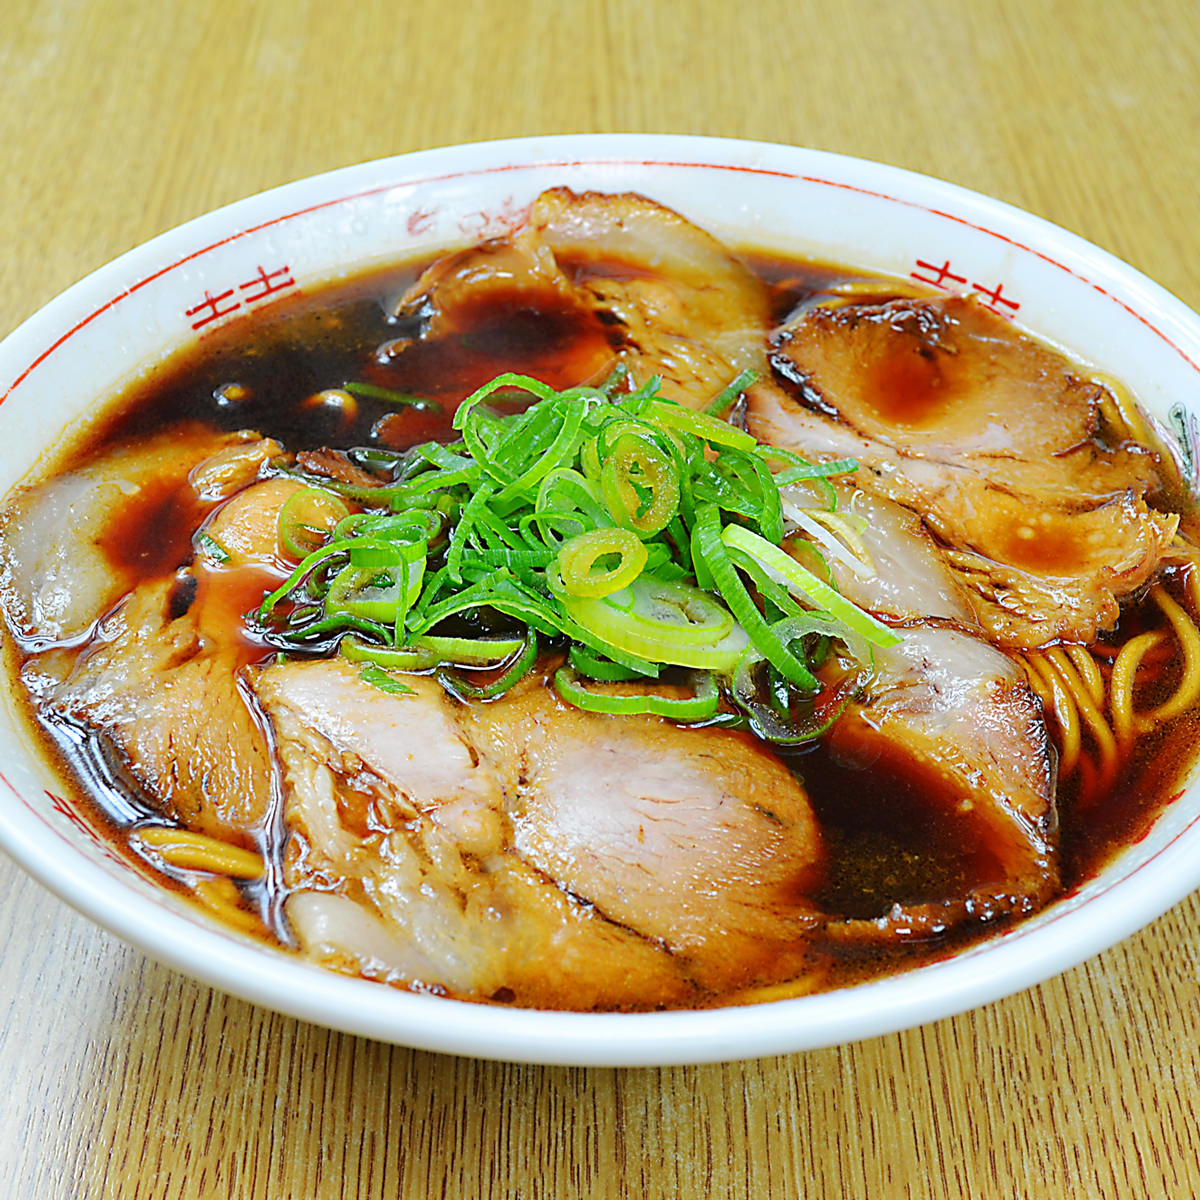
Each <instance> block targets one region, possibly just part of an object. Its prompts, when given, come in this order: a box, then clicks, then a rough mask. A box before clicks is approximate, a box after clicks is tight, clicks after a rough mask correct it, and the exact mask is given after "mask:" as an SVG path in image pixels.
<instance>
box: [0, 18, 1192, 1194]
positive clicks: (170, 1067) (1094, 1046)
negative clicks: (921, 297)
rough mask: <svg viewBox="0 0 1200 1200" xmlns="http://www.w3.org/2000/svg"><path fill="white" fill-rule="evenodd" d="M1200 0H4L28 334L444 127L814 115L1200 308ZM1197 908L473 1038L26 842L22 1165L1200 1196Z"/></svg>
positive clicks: (11, 271) (503, 1185)
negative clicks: (394, 1023) (152, 946)
mask: <svg viewBox="0 0 1200 1200" xmlns="http://www.w3.org/2000/svg"><path fill="white" fill-rule="evenodd" d="M1198 80H1200V6H1198V5H1197V4H1196V3H1195V0H1150V2H1149V3H1143V4H1141V5H1139V6H1134V5H1130V4H1125V3H1120V2H1113V3H1088V2H1087V0H1059V2H1052V0H1042V2H1039V0H1002V2H999V3H988V4H984V3H975V2H973V0H956V2H954V3H948V2H944V0H925V3H923V4H921V5H913V4H899V3H890V4H889V3H886V2H885V3H879V2H878V0H876V2H875V3H870V4H867V3H857V2H855V0H848V2H845V3H842V4H830V3H816V2H814V0H787V2H786V3H785V2H784V0H741V2H739V3H728V2H722V0H694V2H693V3H690V4H689V3H684V0H639V2H635V0H608V2H604V0H592V2H587V0H524V2H523V3H521V4H517V3H499V2H495V3H493V2H489V0H440V2H439V3H436V4H423V5H422V4H402V3H391V4H389V3H383V2H381V0H358V3H356V4H353V5H350V6H342V5H335V4H331V3H328V0H326V2H324V3H317V2H316V0H264V2H262V3H254V4H252V3H248V2H247V3H239V2H231V0H208V2H205V3H193V2H192V0H175V2H174V3H165V4H159V5H147V4H144V3H135V2H134V0H5V3H4V4H3V6H2V11H0V81H2V82H0V87H2V91H0V333H2V332H7V330H8V329H10V328H11V327H13V326H14V325H16V324H17V323H18V322H19V321H21V320H22V319H23V318H25V317H26V316H28V315H29V314H30V313H32V312H33V311H34V310H35V309H36V308H37V307H38V306H39V305H41V304H42V303H43V302H44V301H46V300H48V299H49V298H50V297H51V296H53V295H54V294H55V293H57V292H58V291H60V290H61V289H62V288H63V287H65V286H66V285H68V284H70V283H71V282H72V281H74V280H75V279H76V278H78V277H79V276H81V275H83V274H85V273H87V272H88V271H90V270H91V269H93V268H94V267H96V266H98V265H100V264H101V263H102V262H104V261H106V260H108V259H109V258H112V257H113V256H115V255H117V254H119V253H120V252H122V251H123V250H126V249H128V248H129V247H131V246H133V245H135V244H137V243H138V242H141V241H143V240H144V239H146V238H148V237H150V236H151V235H153V234H156V233H158V232H160V231H161V230H163V229H166V228H168V227H170V226H172V225H175V224H177V223H178V222H180V221H183V220H185V219H187V218H189V217H192V216H195V215H196V214H198V213H201V212H203V211H205V210H207V209H210V208H212V207H214V206H216V205H219V204H222V203H225V202H227V201H230V200H234V199H237V198H239V197H241V196H243V195H246V194H248V193H250V192H254V191H257V190H260V189H262V188H265V187H269V186H271V185H274V184H277V183H281V182H284V181H287V180H291V179H295V178H298V177H300V176H303V175H307V174H309V173H312V172H315V171H321V170H326V169H329V168H332V167H336V166H341V165H344V164H348V163H352V162H357V161H360V160H362V159H366V158H372V157H377V156H382V155H387V154H393V153H397V152H401V151H405V150H411V149H417V148H422V147H427V146H435V145H440V144H445V143H451V142H461V141H469V140H475V139H482V138H494V137H506V136H515V135H522V134H534V133H550V132H582V131H599V132H604V131H616V130H633V131H656V132H685V133H705V134H718V135H728V136H735V137H750V138H760V139H765V140H771V141H782V142H794V143H799V144H804V145H809V146H817V147H822V148H826V149H832V150H838V151H842V152H846V153H851V154H858V155H863V156H865V157H868V158H873V159H880V160H883V161H886V162H889V163H894V164H897V165H900V166H905V167H910V168H914V169H917V170H920V171H924V172H927V173H930V174H933V175H938V176H941V177H944V178H947V179H951V180H954V181H956V182H959V183H963V184H966V185H968V186H970V187H973V188H977V189H979V190H981V191H984V192H987V193H990V194H992V195H995V196H998V197H1001V198H1002V199H1005V200H1009V201H1012V202H1013V203H1016V204H1018V205H1020V206H1022V207H1025V208H1028V209H1031V210H1032V211H1034V212H1037V213H1039V214H1041V215H1043V216H1046V217H1048V218H1050V219H1051V220H1053V221H1056V222H1058V223H1059V224H1062V225H1065V226H1067V227H1068V228H1070V229H1072V230H1075V231H1076V232H1078V233H1080V234H1082V235H1083V236H1085V237H1087V238H1090V239H1091V240H1093V241H1095V242H1098V243H1099V244H1101V245H1103V246H1105V247H1107V248H1108V249H1111V250H1113V251H1115V252H1116V253H1117V254H1119V255H1120V256H1122V257H1123V258H1125V259H1127V260H1128V261H1130V262H1132V263H1133V264H1134V265H1136V266H1138V267H1139V268H1141V269H1142V270H1143V271H1145V272H1147V273H1148V274H1149V275H1151V276H1152V277H1154V278H1155V279H1157V280H1159V281H1160V282H1161V283H1163V284H1164V285H1165V286H1166V287H1168V288H1170V289H1171V290H1172V291H1174V292H1175V293H1176V294H1177V295H1179V296H1181V297H1182V298H1183V299H1184V300H1185V301H1187V302H1189V303H1190V304H1192V305H1193V306H1200V225H1198V223H1197V219H1196V217H1197V212H1196V209H1197V192H1198V188H1200V82H1198ZM1198 978H1200V903H1197V901H1196V899H1195V898H1193V899H1190V900H1188V901H1187V902H1186V903H1184V904H1182V905H1180V906H1179V907H1178V908H1177V909H1175V910H1174V911H1173V912H1171V913H1169V914H1168V915H1167V916H1165V917H1163V918H1162V919H1161V920H1159V921H1157V922H1156V923H1155V924H1153V925H1152V926H1150V928H1148V929H1147V930H1145V931H1144V932H1143V933H1141V934H1140V935H1139V936H1137V937H1134V938H1132V939H1130V940H1129V941H1127V942H1125V943H1124V944H1122V945H1120V946H1118V947H1116V948H1115V949H1113V950H1110V951H1109V952H1108V953H1106V954H1103V955H1101V956H1100V957H1099V958H1097V959H1095V960H1093V961H1091V962H1089V963H1087V964H1085V965H1084V966H1082V967H1080V968H1077V969H1075V970H1072V971H1070V972H1068V973H1067V974H1066V975H1064V976H1063V977H1061V978H1059V979H1056V980H1054V981H1052V982H1050V983H1047V984H1045V985H1043V986H1041V987H1039V988H1036V989H1034V990H1032V991H1030V992H1027V993H1024V994H1022V995H1019V996H1016V997H1013V998H1011V999H1008V1000H1005V1001H1003V1002H1001V1003H998V1004H994V1005H992V1006H990V1007H988V1008H986V1009H984V1010H982V1011H978V1012H974V1013H970V1014H967V1015H964V1016H961V1017H957V1018H954V1019H951V1020H945V1021H941V1022H939V1023H937V1024H935V1025H932V1026H929V1027H927V1028H924V1029H919V1030H914V1031H911V1032H908V1033H904V1034H900V1035H896V1036H892V1037H885V1038H879V1039H876V1040H873V1041H869V1042H865V1043H861V1044H858V1045H853V1046H847V1047H842V1048H837V1049H829V1050H823V1051H819V1052H814V1053H808V1054H797V1055H792V1056H789V1057H784V1058H776V1059H764V1060H758V1061H753V1062H746V1063H736V1064H728V1065H723V1066H706V1067H697V1068H672V1069H664V1070H629V1071H604V1070H582V1069H579V1070H575V1069H547V1068H538V1067H529V1066H513V1065H507V1064H501V1063H489V1062H477V1061H471V1060H465V1059H455V1058H449V1057H442V1056H438V1055H432V1054H427V1053H421V1052H415V1051H410V1050H406V1049H402V1048H396V1047H391V1046H386V1045H380V1044H377V1043H373V1042H370V1041H367V1040H363V1039H357V1038H353V1037H348V1036H345V1035H340V1034H335V1033H330V1032H328V1031H326V1030H324V1029H320V1028H317V1027H315V1026H311V1025H306V1024H303V1023H301V1022H297V1021H293V1020H290V1019H286V1018H283V1017H279V1016H276V1015H274V1014H272V1013H269V1012H266V1011H263V1010H260V1009H257V1008H254V1007H252V1006H251V1005H248V1004H245V1003H243V1002H241V1001H238V1000H232V999H230V998H228V997H226V996H224V995H222V994H220V993H217V992H214V991H212V990H211V989H209V988H207V987H204V986H201V985H198V984H195V983H193V982H191V981H190V980H188V979H185V978H183V977H181V976H179V975H177V974H175V973H173V972H171V971H169V970H167V969H165V968H163V967H160V966H158V965H157V964H155V963H152V962H149V961H148V960H146V959H145V958H144V957H143V956H142V955H141V954H139V953H138V952H136V951H134V950H131V949H129V948H128V947H126V946H124V945H123V944H122V943H120V942H118V941H117V940H116V939H114V938H112V937H110V936H109V935H108V934H106V933H103V932H101V931H99V930H98V929H96V928H94V927H93V926H92V925H91V924H90V923H89V922H87V921H86V920H84V919H83V918H81V917H79V916H77V915H76V914H74V913H73V912H71V911H70V910H68V909H66V908H65V907H63V906H62V905H60V904H59V903H58V902H57V901H56V900H54V899H52V898H51V897H50V896H49V895H48V894H47V893H46V892H44V891H43V890H42V889H41V888H40V887H39V886H37V885H36V884H34V883H33V882H32V881H30V880H29V879H27V878H26V877H25V876H24V875H23V873H22V872H21V871H20V870H19V869H18V868H17V867H16V866H15V865H13V864H12V863H10V862H9V861H8V860H7V859H3V858H2V857H0V1195H4V1196H12V1197H16V1198H18V1200H25V1198H35V1200H59V1198H62V1200H79V1198H90V1197H119V1198H121V1200H125V1198H128V1200H142V1198H146V1200H149V1198H154V1200H162V1198H164V1197H216V1198H225V1197H236V1198H238V1200H243V1198H246V1200H249V1198H254V1200H257V1198H260V1197H262V1198H270V1200H317V1198H322V1200H323V1198H327V1197H328V1198H334V1197H336V1198H341V1197H394V1196H404V1197H427V1196H428V1197H441V1196H448V1197H460V1196H461V1197H521V1198H523V1200H535V1198H541V1197H556V1198H557V1197H609V1196H612V1197H618V1196H619V1197H688V1198H691V1197H725V1196H730V1197H733V1196H738V1197H742V1196H745V1197H762V1198H768V1200H773V1198H775V1197H793V1198H794V1197H800V1196H804V1197H824V1198H840V1197H855V1198H860V1200H861V1198H867V1197H869V1198H871V1200H892V1198H901V1197H906V1198H913V1197H917V1198H926V1197H928V1198H935V1197H936V1198H941V1197H963V1198H966V1197H969V1198H971V1200H990V1198H1011V1197H1036V1198H1041V1197H1050V1198H1058V1197H1064V1198H1075V1197H1081V1198H1082V1197H1087V1198H1099V1197H1104V1198H1108V1197H1121V1198H1126V1197H1136V1198H1140V1197H1172V1198H1175V1197H1180V1198H1185V1197H1192V1196H1195V1195H1197V1194H1200V1133H1198V1131H1197V1120H1198V1117H1200V1112H1198V1109H1200V1080H1198V1078H1197V1072H1198V1068H1200V989H1198Z"/></svg>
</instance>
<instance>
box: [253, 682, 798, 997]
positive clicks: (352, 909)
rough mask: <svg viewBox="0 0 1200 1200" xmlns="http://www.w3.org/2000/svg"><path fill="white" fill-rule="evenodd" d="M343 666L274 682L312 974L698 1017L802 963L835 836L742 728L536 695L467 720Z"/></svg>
mask: <svg viewBox="0 0 1200 1200" xmlns="http://www.w3.org/2000/svg"><path fill="white" fill-rule="evenodd" d="M406 682H407V683H408V684H409V685H410V686H411V688H412V689H413V691H412V694H410V695H389V694H386V693H383V692H381V691H380V690H378V689H377V688H375V687H373V686H371V685H370V684H368V683H366V682H364V681H363V680H362V678H361V677H360V674H359V671H358V669H357V668H355V667H353V666H352V665H350V664H348V663H346V662H344V661H327V662H308V663H299V662H297V663H287V664H282V665H274V666H271V667H268V668H266V669H264V670H262V671H261V673H259V674H258V676H257V679H256V682H255V688H256V692H257V695H258V698H259V701H260V703H261V704H262V706H263V709H264V710H265V711H266V713H267V714H268V715H269V717H270V720H271V724H272V728H273V731H274V737H275V741H276V746H277V753H278V755H279V759H280V761H281V763H282V766H283V779H284V797H285V814H286V820H287V824H288V829H289V834H290V842H289V849H288V853H287V856H286V868H285V874H286V882H287V884H288V886H289V887H290V888H291V889H292V894H291V896H290V898H289V900H288V902H287V909H286V911H287V915H288V918H289V920H290V922H291V923H292V926H293V929H294V931H295V933H296V935H297V937H298V939H299V941H300V944H301V947H302V950H303V951H304V953H306V954H307V955H308V956H309V957H310V958H312V959H314V960H315V961H318V962H322V963H324V964H326V965H331V966H335V967H339V968H341V969H343V970H348V971H350V972H351V973H361V974H365V975H368V976H371V977H375V978H381V979H386V980H389V981H392V982H397V983H401V984H404V985H406V986H410V987H414V986H416V987H426V988H433V989H437V990H446V991H449V992H451V993H453V994H455V995H459V996H465V997H469V998H473V999H488V998H502V999H505V1000H511V1001H515V1002H517V1003H519V1004H523V1005H533V1006H537V1005H544V1006H550V1007H568V1008H583V1009H588V1008H654V1007H660V1006H678V1005H681V1004H692V1003H702V1002H704V999H705V997H706V995H707V994H708V993H709V991H710V989H716V988H723V987H728V986H732V985H743V984H744V985H746V986H750V985H753V984H755V983H759V982H764V981H775V980H779V979H788V978H793V977H795V976H797V975H801V974H803V973H804V972H805V970H806V969H807V968H808V967H809V965H810V962H811V957H812V956H811V952H810V950H809V947H808V944H807V940H806V937H805V935H806V934H807V933H808V932H809V931H810V930H811V929H812V928H813V927H814V926H815V924H816V916H815V913H814V912H813V909H812V906H811V904H810V903H809V902H808V901H807V900H806V898H805V897H806V895H807V894H808V892H809V891H811V889H812V886H813V884H814V883H815V881H816V879H817V876H818V875H819V870H820V857H821V849H820V841H819V835H818V832H817V829H816V825H815V822H814V821H813V818H812V814H811V811H810V810H809V807H808V804H807V800H806V798H805V796H804V793H803V791H802V789H801V788H800V786H799V784H798V783H797V782H796V780H795V778H794V777H793V776H792V775H791V774H789V773H788V772H787V771H786V770H785V769H784V768H783V767H781V766H780V765H779V764H778V763H777V762H775V760H774V759H772V758H770V756H768V755H766V754H765V753H763V752H762V751H761V750H759V749H758V748H757V747H754V746H753V745H751V744H750V743H748V742H746V741H745V740H744V739H742V738H740V737H738V736H737V735H729V734H723V733H721V732H720V731H715V730H698V731H694V730H681V729H678V728H677V727H675V726H673V725H670V724H669V723H667V722H662V721H659V720H657V719H653V718H631V717H605V716H599V715H595V714H587V713H581V712H579V711H578V710H574V709H569V708H567V706H565V705H562V704H560V703H559V702H558V701H557V700H556V699H554V698H553V696H552V695H551V694H550V693H549V692H548V691H547V690H546V689H545V688H544V687H543V686H542V685H541V683H540V682H538V683H533V684H529V685H526V686H523V687H520V688H518V689H515V690H514V691H513V692H511V693H509V694H508V695H507V696H506V697H504V698H502V699H501V700H499V701H496V702H493V703H490V704H486V705H470V706H467V705H463V704H461V703H460V702H458V701H457V700H454V699H452V698H451V697H448V696H447V695H446V694H445V693H444V692H443V690H442V689H441V688H440V687H439V686H438V685H437V684H435V683H434V682H433V681H431V680H429V679H424V678H407V677H406Z"/></svg>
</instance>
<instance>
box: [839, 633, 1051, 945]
mask: <svg viewBox="0 0 1200 1200" xmlns="http://www.w3.org/2000/svg"><path fill="white" fill-rule="evenodd" d="M828 746H829V750H830V753H831V756H832V757H833V759H834V760H835V761H836V762H838V763H839V764H840V765H842V766H844V767H848V768H851V769H853V770H860V769H867V770H869V771H870V772H871V775H870V778H872V779H874V780H875V781H876V786H879V784H880V782H882V786H883V788H884V789H885V790H886V792H887V794H888V795H891V796H894V797H897V798H898V799H899V801H900V803H902V804H904V805H905V806H908V807H909V810H910V812H911V813H912V814H913V816H914V818H915V819H916V820H917V821H918V823H919V824H920V825H921V826H922V827H924V828H929V829H933V830H935V831H936V840H937V841H938V842H939V843H940V844H941V845H943V846H946V847H949V848H953V853H954V857H955V858H956V859H957V860H960V861H961V872H962V874H961V878H959V879H958V880H956V883H955V886H954V888H953V889H952V890H942V891H939V890H936V889H935V890H933V891H929V892H926V893H924V894H919V895H915V894H911V893H910V894H907V895H904V896H897V897H894V898H892V899H891V902H890V903H888V902H887V898H884V901H885V902H884V904H883V911H880V912H878V913H876V914H875V915H873V916H872V917H870V918H865V919H858V920H847V921H845V922H836V921H834V922H831V924H830V926H829V931H830V932H831V933H832V934H834V935H836V936H838V937H841V938H843V939H846V940H865V941H875V940H885V941H886V940H893V939H901V940H903V939H906V938H911V937H918V938H919V937H928V936H933V935H936V934H940V933H942V932H943V931H945V930H946V929H948V928H951V927H953V926H956V925H961V924H963V923H964V922H978V921H989V920H992V919H995V918H997V917H1001V916H1007V915H1010V914H1014V913H1015V914H1025V913H1029V912H1033V911H1035V910H1036V909H1038V908H1040V907H1041V906H1042V904H1044V903H1045V902H1046V901H1047V900H1048V899H1049V898H1050V897H1051V896H1052V895H1053V894H1054V892H1055V890H1056V889H1057V886H1058V879H1059V872H1058V850H1057V832H1058V820H1057V810H1056V807H1055V803H1054V792H1055V780H1056V758H1055V754H1054V751H1053V748H1052V747H1051V744H1050V741H1049V737H1048V734H1047V730H1046V723H1045V719H1044V716H1043V713H1042V707H1041V703H1040V701H1039V700H1038V699H1037V697H1036V696H1035V695H1034V694H1033V692H1032V691H1031V690H1030V688H1029V685H1028V681H1027V680H1026V677H1025V675H1024V673H1023V672H1022V671H1021V669H1020V668H1019V667H1018V666H1017V665H1016V664H1015V663H1014V662H1013V661H1012V660H1011V659H1009V658H1008V656H1007V655H1005V654H1004V653H1002V652H1001V651H999V650H997V649H996V648H995V647H994V646H992V645H991V644H990V643H989V642H987V641H986V640H984V639H983V638H981V637H979V636H977V635H975V634H973V633H970V632H967V631H965V630H961V629H955V628H952V627H948V626H947V627H939V626H936V625H925V626H907V627H906V628H905V629H904V640H903V641H902V642H901V643H900V645H898V646H895V647H892V648H890V649H888V650H884V651H881V652H879V654H878V657H877V662H876V673H875V676H874V678H873V679H872V681H871V683H870V684H869V685H868V688H867V691H866V694H865V695H864V696H862V697H860V698H859V699H858V700H856V701H855V702H854V703H852V704H851V705H850V706H849V708H848V709H847V710H846V712H845V713H844V714H843V715H842V717H841V719H840V720H839V721H838V723H837V724H836V725H835V726H834V728H833V730H832V732H831V734H830V735H829V739H828ZM845 778H848V776H843V779H845ZM943 886H944V885H943Z"/></svg>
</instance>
